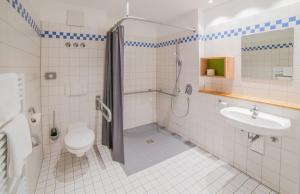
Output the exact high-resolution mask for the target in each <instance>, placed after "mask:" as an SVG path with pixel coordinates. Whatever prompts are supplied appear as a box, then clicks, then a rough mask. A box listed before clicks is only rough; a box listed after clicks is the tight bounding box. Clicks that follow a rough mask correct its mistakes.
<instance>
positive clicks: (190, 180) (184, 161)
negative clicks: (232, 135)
mask: <svg viewBox="0 0 300 194" xmlns="http://www.w3.org/2000/svg"><path fill="white" fill-rule="evenodd" d="M99 148H100V152H101V156H102V159H103V162H104V164H105V168H104V166H103V165H100V164H99V161H98V159H97V158H96V154H95V152H94V150H91V151H89V152H88V153H87V157H85V158H81V159H78V158H76V157H74V156H72V155H71V154H69V153H62V154H60V153H56V154H55V153H54V154H51V155H50V156H49V157H47V158H45V159H44V161H43V166H42V170H41V174H40V177H39V181H38V185H37V190H36V194H46V193H47V194H48V193H49V194H54V193H55V194H56V193H70V194H71V193H80V194H83V193H87V194H101V193H138V194H141V193H207V194H212V193H217V194H221V193H222V194H223V193H224V194H227V193H239V194H247V193H256V194H265V193H272V194H275V192H273V191H271V190H270V189H269V188H267V187H265V186H264V185H262V184H260V183H258V182H257V181H255V180H253V179H251V178H250V177H248V176H247V175H245V174H243V173H241V172H240V171H238V170H237V169H235V168H233V167H232V166H230V165H228V164H226V163H225V162H223V161H222V160H219V159H217V158H215V157H214V156H212V155H211V154H209V153H207V152H205V151H203V150H201V149H200V148H192V149H190V150H188V151H185V152H183V153H181V154H178V155H177V156H175V157H173V158H170V159H168V160H166V161H164V162H161V163H159V164H157V165H155V166H152V167H150V168H147V169H145V170H143V171H140V172H138V173H136V174H133V175H131V176H126V174H125V173H124V171H123V169H122V167H121V166H120V165H119V164H118V163H116V162H113V161H112V160H111V158H110V154H109V150H108V149H107V148H106V147H103V146H99Z"/></svg>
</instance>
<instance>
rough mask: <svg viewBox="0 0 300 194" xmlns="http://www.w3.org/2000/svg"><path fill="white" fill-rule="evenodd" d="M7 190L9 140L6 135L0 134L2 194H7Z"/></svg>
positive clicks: (0, 181) (0, 189)
mask: <svg viewBox="0 0 300 194" xmlns="http://www.w3.org/2000/svg"><path fill="white" fill-rule="evenodd" d="M7 190H8V177H7V138H6V135H5V134H3V133H0V193H5V192H6V191H7Z"/></svg>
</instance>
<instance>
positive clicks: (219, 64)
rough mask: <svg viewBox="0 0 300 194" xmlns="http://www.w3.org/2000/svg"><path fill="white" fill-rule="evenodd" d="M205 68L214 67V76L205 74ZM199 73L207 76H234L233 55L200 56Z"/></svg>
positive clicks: (228, 77)
mask: <svg viewBox="0 0 300 194" xmlns="http://www.w3.org/2000/svg"><path fill="white" fill-rule="evenodd" d="M207 69H214V70H215V75H214V76H207ZM200 71H201V72H200V75H201V76H207V77H221V78H225V79H233V78H234V58H233V57H210V58H201V67H200Z"/></svg>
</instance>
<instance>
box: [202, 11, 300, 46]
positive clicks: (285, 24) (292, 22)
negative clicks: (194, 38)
mask: <svg viewBox="0 0 300 194" xmlns="http://www.w3.org/2000/svg"><path fill="white" fill-rule="evenodd" d="M296 25H300V19H299V18H297V17H296V16H291V17H288V18H286V19H277V20H274V21H272V22H265V23H263V24H255V25H252V26H246V27H240V28H237V29H231V30H225V31H223V32H217V33H210V34H206V35H205V38H204V40H205V41H208V40H218V39H224V38H230V37H236V36H244V35H250V34H255V33H261V32H268V31H273V30H279V29H284V28H289V27H293V26H296Z"/></svg>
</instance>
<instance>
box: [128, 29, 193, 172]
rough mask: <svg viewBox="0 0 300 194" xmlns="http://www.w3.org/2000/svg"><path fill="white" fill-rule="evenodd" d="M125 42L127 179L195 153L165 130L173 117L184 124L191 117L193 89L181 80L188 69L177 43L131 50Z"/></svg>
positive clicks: (188, 143)
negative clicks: (179, 155) (190, 105)
mask: <svg viewBox="0 0 300 194" xmlns="http://www.w3.org/2000/svg"><path fill="white" fill-rule="evenodd" d="M125 29H126V26H125ZM128 39H129V40H130V37H128V38H127V40H128ZM142 41H149V39H148V40H147V39H144V40H142ZM150 41H151V42H152V43H153V42H154V43H155V44H156V45H158V44H159V43H158V40H155V39H153V40H150ZM130 42H131V41H127V43H126V45H125V54H124V58H125V63H124V96H123V97H124V111H123V116H124V157H125V164H124V165H123V169H124V171H125V173H126V174H127V175H131V174H134V173H136V172H138V171H140V170H143V169H145V168H147V167H150V166H153V165H155V164H158V163H160V162H162V161H164V160H167V159H169V158H171V157H173V156H176V155H177V154H180V153H182V152H184V151H186V150H189V149H190V148H192V147H194V145H193V144H192V143H190V142H189V141H187V140H185V139H184V138H183V137H181V136H180V135H178V134H176V133H174V132H172V130H170V129H169V123H170V122H169V121H170V119H172V117H176V118H178V119H184V118H186V117H187V116H188V114H189V111H190V107H189V103H190V95H191V94H192V86H191V85H190V84H189V83H187V82H186V81H185V80H184V79H183V71H184V70H183V69H184V68H183V67H184V65H187V64H185V62H184V59H183V58H182V56H181V49H182V48H181V44H182V42H181V41H180V39H176V40H175V41H174V43H172V45H170V46H168V47H160V48H157V46H155V47H153V48H149V47H132V46H129V45H130ZM132 42H133V40H132ZM162 103H163V106H162V105H161V104H162ZM158 106H159V107H158ZM162 109H164V110H162ZM158 111H161V112H158Z"/></svg>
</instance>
